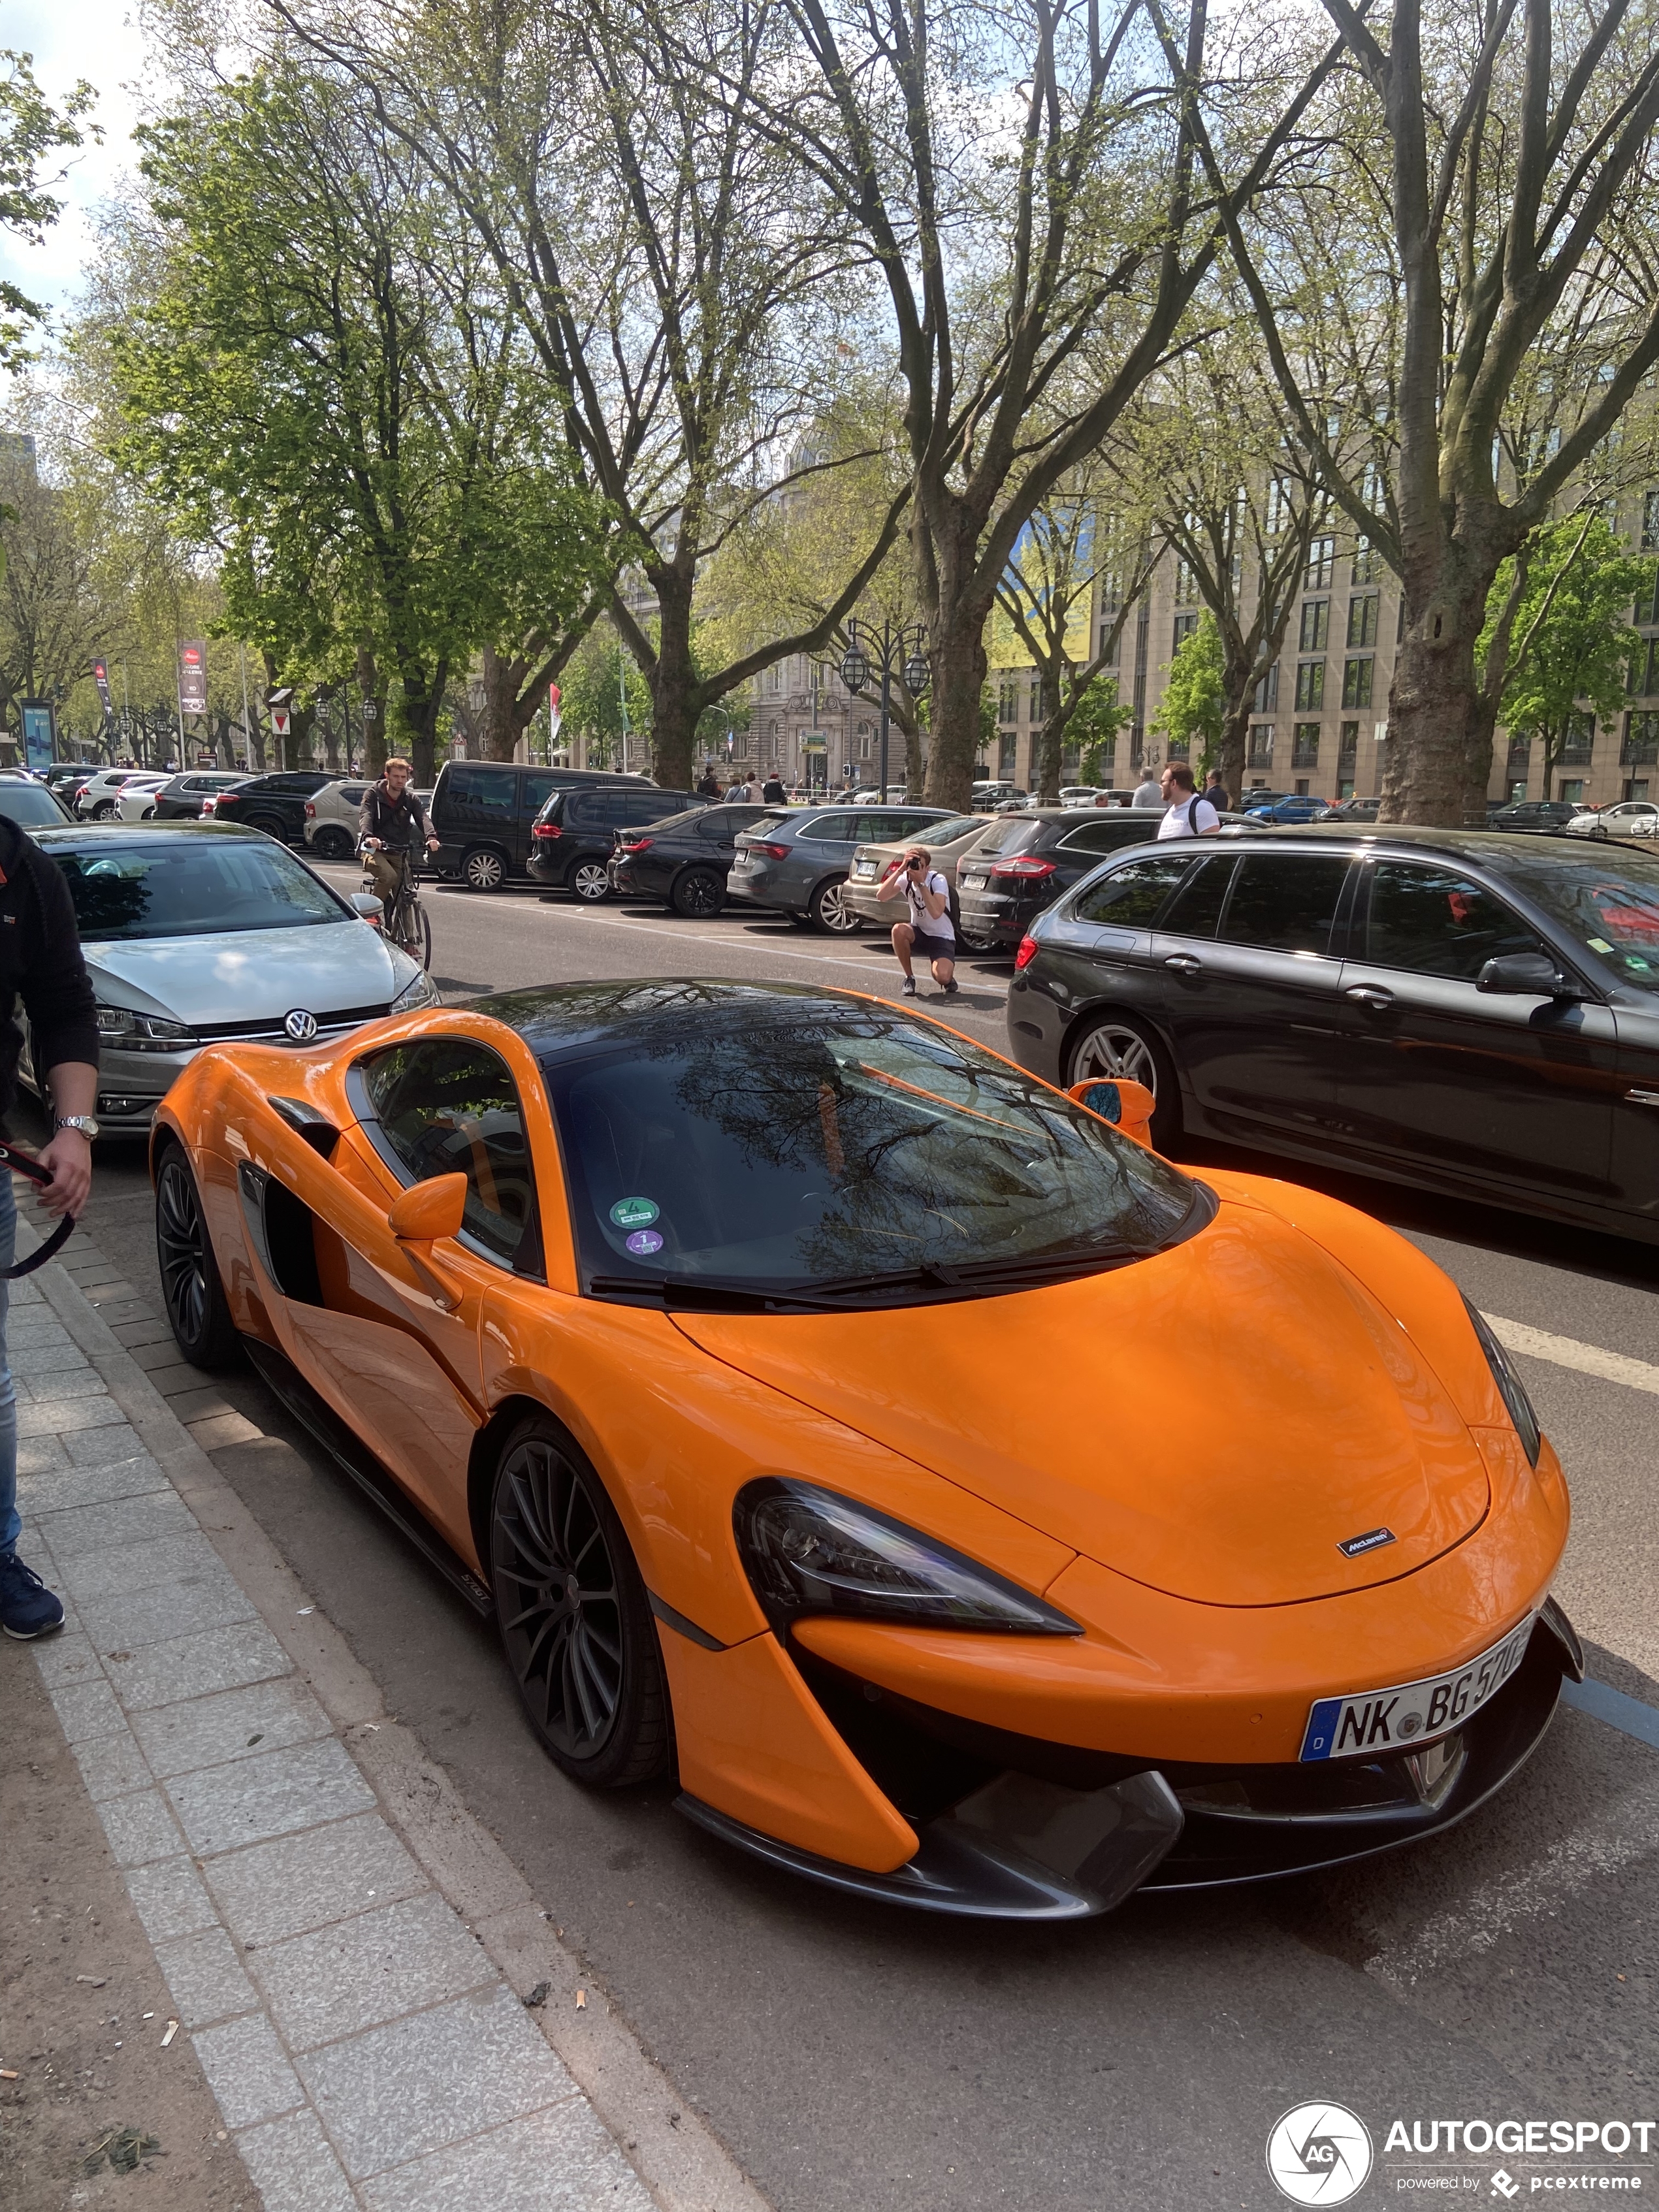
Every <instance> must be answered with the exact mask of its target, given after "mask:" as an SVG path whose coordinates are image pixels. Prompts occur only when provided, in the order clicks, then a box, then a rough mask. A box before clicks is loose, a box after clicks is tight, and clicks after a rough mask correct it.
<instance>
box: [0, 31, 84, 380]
mask: <svg viewBox="0 0 1659 2212" xmlns="http://www.w3.org/2000/svg"><path fill="white" fill-rule="evenodd" d="M32 64H33V57H32V56H31V55H28V54H19V53H14V52H12V50H11V49H10V47H9V46H8V47H3V48H0V232H3V233H9V234H10V235H11V236H12V237H14V238H18V239H21V240H23V241H24V242H25V243H26V244H27V245H30V246H36V245H39V243H40V240H41V238H42V237H43V236H44V234H45V233H46V230H47V229H48V228H50V227H51V225H52V224H53V223H54V222H57V220H58V216H59V215H60V214H61V212H62V208H61V206H60V204H59V202H58V200H57V199H56V198H55V197H53V195H52V185H53V184H54V183H56V182H58V180H59V179H58V178H52V177H43V176H42V174H41V167H42V164H43V163H44V162H45V161H46V160H47V159H48V157H49V156H50V155H52V154H55V153H57V152H58V151H59V149H67V148H70V147H76V146H81V145H83V144H84V143H86V140H87V138H88V137H94V138H95V137H99V136H100V132H99V131H98V130H97V127H96V125H88V126H87V128H86V129H85V130H83V129H82V118H83V117H85V116H86V115H87V114H88V112H90V110H91V108H92V106H93V104H94V100H96V98H97V95H96V94H95V93H94V91H93V88H92V87H91V86H90V85H89V84H88V82H86V80H85V78H84V77H83V78H82V79H81V81H80V82H79V83H77V84H76V87H75V88H74V90H73V91H72V92H71V93H70V94H69V96H68V98H67V99H66V100H64V105H63V106H62V107H61V108H55V107H53V106H52V103H51V101H50V100H48V99H47V98H46V94H44V93H43V92H42V91H41V89H40V86H39V85H38V84H37V83H36V82H35V81H34V70H33V66H32ZM45 313H46V310H45V309H44V308H43V307H40V306H39V305H38V304H37V303H36V302H35V301H33V300H31V299H30V298H29V297H28V295H27V293H24V292H21V291H20V290H19V289H18V288H17V286H16V285H15V284H12V283H4V282H0V368H10V369H15V368H19V367H21V364H22V363H23V362H26V361H27V360H28V359H29V357H30V356H29V352H28V347H27V340H28V336H29V329H30V325H33V324H37V323H39V322H40V320H41V319H42V317H43V316H44V314H45Z"/></svg>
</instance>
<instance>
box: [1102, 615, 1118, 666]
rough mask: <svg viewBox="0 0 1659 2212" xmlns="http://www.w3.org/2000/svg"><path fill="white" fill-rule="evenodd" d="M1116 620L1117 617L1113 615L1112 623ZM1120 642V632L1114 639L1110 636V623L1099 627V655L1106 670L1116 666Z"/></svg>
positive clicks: (1104, 623)
mask: <svg viewBox="0 0 1659 2212" xmlns="http://www.w3.org/2000/svg"><path fill="white" fill-rule="evenodd" d="M1116 620H1117V617H1116V616H1115V615H1114V616H1113V617H1112V622H1115V621H1116ZM1122 642H1123V639H1122V635H1121V632H1120V634H1119V635H1117V636H1116V637H1114V636H1113V635H1112V623H1110V622H1103V623H1102V624H1101V625H1100V655H1101V660H1102V663H1103V665H1104V666H1106V667H1108V668H1115V667H1116V666H1117V649H1118V647H1119V646H1120V645H1121V643H1122Z"/></svg>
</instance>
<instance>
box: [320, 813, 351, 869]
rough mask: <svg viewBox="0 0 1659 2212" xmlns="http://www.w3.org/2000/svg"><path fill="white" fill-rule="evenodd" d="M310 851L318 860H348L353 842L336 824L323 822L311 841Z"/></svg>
mask: <svg viewBox="0 0 1659 2212" xmlns="http://www.w3.org/2000/svg"><path fill="white" fill-rule="evenodd" d="M311 849H312V851H313V853H314V854H316V855H317V858H318V859H319V860H349V859H350V858H351V854H352V850H353V841H352V838H351V836H350V835H349V832H348V831H346V830H344V829H341V827H340V825H339V823H337V822H325V823H324V824H323V826H322V828H321V829H319V831H318V832H317V835H316V836H314V837H313V839H312V841H311Z"/></svg>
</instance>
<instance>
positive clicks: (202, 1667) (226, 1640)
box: [104, 1607, 294, 1713]
mask: <svg viewBox="0 0 1659 2212" xmlns="http://www.w3.org/2000/svg"><path fill="white" fill-rule="evenodd" d="M248 1611H249V1613H250V1615H252V1607H249V1608H248ZM104 1648H105V1649H106V1650H118V1649H119V1648H120V1647H119V1646H113V1647H112V1646H108V1645H106V1646H105V1647H104ZM293 1671H294V1662H293V1661H292V1660H291V1659H290V1658H289V1656H288V1654H287V1652H286V1651H284V1650H283V1647H282V1645H281V1644H279V1643H278V1642H277V1641H276V1638H275V1637H274V1636H273V1635H272V1634H271V1632H270V1630H269V1629H268V1628H267V1627H266V1626H265V1625H264V1621H263V1620H257V1619H253V1618H249V1619H247V1620H240V1621H236V1622H234V1623H232V1624H230V1625H228V1626H225V1627H222V1628H209V1629H204V1630H203V1631H201V1632H198V1633H195V1634H192V1635H188V1636H180V1635H179V1634H178V1633H177V1632H176V1624H175V1632H174V1634H173V1635H172V1636H171V1637H167V1638H162V1639H161V1641H160V1642H158V1643H153V1644H150V1645H149V1648H148V1650H131V1651H128V1652H127V1654H126V1656H125V1658H120V1659H113V1660H112V1664H111V1667H110V1680H111V1681H112V1683H113V1684H114V1685H115V1694H116V1695H117V1697H118V1698H119V1699H120V1700H121V1703H122V1704H123V1705H125V1707H126V1709H127V1711H129V1712H130V1713H141V1712H146V1711H154V1710H155V1707H156V1706H158V1705H177V1704H178V1703H179V1701H180V1700H181V1699H185V1698H199V1697H202V1696H204V1694H205V1693H206V1692H208V1691H210V1690H234V1689H240V1687H241V1686H242V1685H243V1684H244V1683H245V1682H263V1681H266V1680H270V1678H271V1677H273V1676H275V1675H277V1674H292V1673H293Z"/></svg>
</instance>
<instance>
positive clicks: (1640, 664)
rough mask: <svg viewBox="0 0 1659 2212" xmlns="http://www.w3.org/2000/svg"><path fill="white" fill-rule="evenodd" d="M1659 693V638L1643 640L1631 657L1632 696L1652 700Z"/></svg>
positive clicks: (1639, 642)
mask: <svg viewBox="0 0 1659 2212" xmlns="http://www.w3.org/2000/svg"><path fill="white" fill-rule="evenodd" d="M1656 691H1659V637H1647V638H1643V639H1641V640H1640V641H1638V645H1637V647H1636V650H1635V652H1634V653H1632V655H1631V657H1630V696H1631V697H1632V699H1650V698H1652V696H1653V695H1654V693H1655V692H1656Z"/></svg>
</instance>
